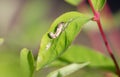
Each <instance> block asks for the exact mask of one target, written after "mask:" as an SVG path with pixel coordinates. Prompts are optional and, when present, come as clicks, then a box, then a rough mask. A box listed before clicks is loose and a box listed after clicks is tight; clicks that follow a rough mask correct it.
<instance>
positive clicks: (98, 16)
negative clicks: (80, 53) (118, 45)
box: [88, 0, 120, 77]
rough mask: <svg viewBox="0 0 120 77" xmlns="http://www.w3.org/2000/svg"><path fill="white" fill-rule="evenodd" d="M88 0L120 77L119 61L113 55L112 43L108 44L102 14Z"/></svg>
mask: <svg viewBox="0 0 120 77" xmlns="http://www.w3.org/2000/svg"><path fill="white" fill-rule="evenodd" d="M88 2H89V4H90V7H91V8H92V11H93V13H94V18H93V20H94V21H96V23H97V24H98V27H99V30H100V33H101V35H102V38H103V41H104V43H105V46H106V48H107V51H108V53H109V55H110V57H111V58H112V60H113V62H114V64H115V67H116V70H117V74H118V76H119V77H120V69H119V65H118V63H117V61H116V59H115V56H114V55H113V52H112V49H111V48H110V45H109V44H108V41H107V39H106V35H105V33H104V31H103V28H102V24H101V21H100V14H99V12H98V11H96V10H95V9H94V7H93V4H92V2H91V0H88Z"/></svg>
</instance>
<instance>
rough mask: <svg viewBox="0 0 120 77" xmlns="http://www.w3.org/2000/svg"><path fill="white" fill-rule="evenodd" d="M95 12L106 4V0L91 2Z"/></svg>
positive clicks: (93, 0)
mask: <svg viewBox="0 0 120 77" xmlns="http://www.w3.org/2000/svg"><path fill="white" fill-rule="evenodd" d="M91 1H92V4H93V7H94V8H95V10H96V11H101V10H102V9H103V7H104V5H105V3H106V0H91Z"/></svg>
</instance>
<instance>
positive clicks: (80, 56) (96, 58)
mask: <svg viewBox="0 0 120 77" xmlns="http://www.w3.org/2000/svg"><path fill="white" fill-rule="evenodd" d="M60 59H62V60H64V61H66V62H69V63H74V62H75V63H81V62H90V64H89V66H90V67H92V68H100V69H103V70H109V71H112V72H115V66H114V63H113V62H112V60H111V59H110V58H109V57H107V56H105V55H103V54H101V53H99V52H98V51H94V50H92V49H90V48H87V47H83V46H77V45H76V46H71V47H70V48H69V49H68V50H67V51H66V52H65V53H64V54H63V55H62V56H61V57H60Z"/></svg>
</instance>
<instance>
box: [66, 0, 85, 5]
mask: <svg viewBox="0 0 120 77" xmlns="http://www.w3.org/2000/svg"><path fill="white" fill-rule="evenodd" d="M65 1H66V2H67V3H69V4H71V5H74V6H77V5H79V4H80V2H82V1H83V0H65Z"/></svg>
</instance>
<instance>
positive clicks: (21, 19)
mask: <svg viewBox="0 0 120 77" xmlns="http://www.w3.org/2000/svg"><path fill="white" fill-rule="evenodd" d="M73 10H74V11H75V10H78V9H77V8H76V7H74V6H71V5H69V4H68V3H66V2H64V0H0V38H4V42H3V43H0V68H1V69H0V77H24V76H25V73H24V72H22V70H21V68H20V64H19V56H20V51H21V49H22V48H28V49H30V50H32V51H33V54H34V56H35V58H36V56H37V53H38V50H39V44H40V39H41V38H42V35H43V34H44V33H45V32H46V31H47V30H48V28H49V27H50V25H51V23H52V22H53V20H54V19H55V18H57V17H58V16H59V15H61V14H63V13H65V12H68V11H73ZM79 10H80V9H79ZM111 14H112V13H111ZM112 16H113V17H114V18H113V20H114V23H111V25H112V27H111V26H110V27H111V28H110V29H105V30H106V34H107V36H108V37H111V38H109V40H111V39H112V42H111V45H114V46H112V47H114V48H115V50H114V51H117V52H115V53H116V54H117V53H118V51H120V43H119V42H120V41H119V39H120V27H119V25H120V22H119V17H120V12H116V13H114V14H112ZM109 22H111V20H110V21H108V23H109ZM105 24H106V23H105ZM115 25H117V26H115ZM105 28H109V26H107V27H105ZM90 32H91V33H88V31H82V32H81V34H80V35H79V36H78V37H77V38H76V40H75V41H74V44H82V45H85V46H88V47H91V48H95V49H96V50H100V51H101V52H103V51H105V50H103V48H104V47H103V46H104V45H103V44H100V45H101V46H100V45H98V43H99V42H96V41H99V40H100V41H101V37H100V34H99V33H98V32H96V30H95V31H94V30H93V29H92V31H90ZM113 35H114V36H113ZM115 35H116V36H115ZM92 37H94V38H92ZM98 37H100V39H99V38H98ZM113 37H115V38H113ZM96 45H97V46H96ZM119 54H120V53H119ZM58 68H59V67H58ZM54 69H56V67H54V68H50V69H47V68H46V69H44V70H41V71H39V72H36V73H35V77H45V74H46V73H48V72H50V71H51V70H54ZM95 71H96V70H95V69H93V71H91V70H86V69H84V70H81V71H78V72H76V73H75V74H73V75H71V76H69V77H79V74H81V77H83V76H84V77H90V76H89V75H90V74H91V75H93V76H94V77H98V74H99V77H103V76H104V75H105V74H104V72H100V71H98V72H96V73H95ZM86 72H87V73H86ZM100 73H101V76H100ZM76 75H77V76H76ZM93 76H92V77H93Z"/></svg>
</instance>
